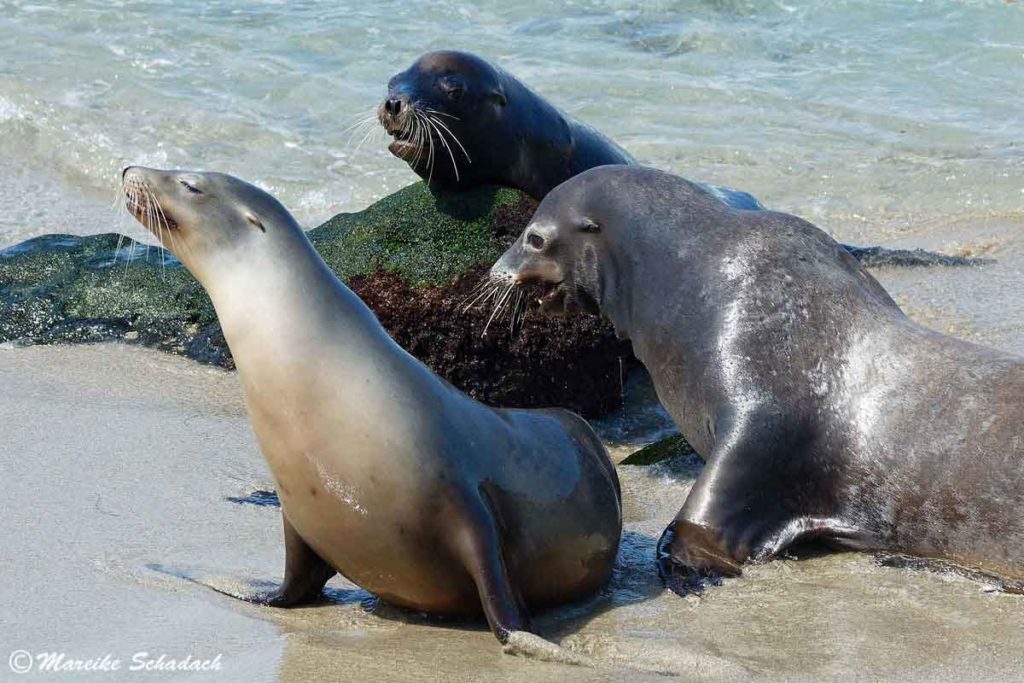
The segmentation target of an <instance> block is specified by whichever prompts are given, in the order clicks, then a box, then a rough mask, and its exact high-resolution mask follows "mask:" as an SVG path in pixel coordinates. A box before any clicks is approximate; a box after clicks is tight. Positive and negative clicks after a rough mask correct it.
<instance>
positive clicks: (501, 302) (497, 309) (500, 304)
mask: <svg viewBox="0 0 1024 683" xmlns="http://www.w3.org/2000/svg"><path fill="white" fill-rule="evenodd" d="M514 288H515V284H511V285H508V286H507V287H506V288H505V290H504V291H503V292H502V294H501V296H500V297H499V298H498V301H497V302H496V303H495V304H494V310H493V311H492V312H491V317H490V318H488V319H487V324H486V325H484V331H483V333H482V334H483V335H486V334H487V329H488V328H489V327H490V326H491V323H492V322H494V320H495V319H498V320H500V319H501V315H500V313H501V311H503V310H504V309H505V305H506V304H507V303H508V299H509V297H510V296H511V295H512V290H513V289H514Z"/></svg>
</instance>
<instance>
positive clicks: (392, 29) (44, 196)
mask: <svg viewBox="0 0 1024 683" xmlns="http://www.w3.org/2000/svg"><path fill="white" fill-rule="evenodd" d="M442 47H454V48H461V49H468V50H472V51H476V52H479V53H481V54H483V55H484V56H486V57H488V58H489V59H491V60H493V61H495V62H497V63H498V64H500V65H502V66H504V67H506V68H507V69H508V70H510V71H512V72H513V73H515V74H516V75H518V76H519V77H520V78H521V79H523V80H524V81H526V82H527V83H528V84H530V85H531V86H532V87H534V89H536V90H537V91H539V92H540V93H542V94H543V95H545V96H546V97H548V98H549V99H550V100H552V101H553V102H554V103H555V104H557V105H558V106H560V107H562V108H563V109H565V110H567V111H569V112H571V113H573V114H575V115H577V116H578V117H580V118H582V119H584V120H586V121H588V122H589V123H591V124H593V125H594V126H596V127H598V128H599V129H601V130H603V131H604V132H605V133H607V134H609V135H611V136H612V137H614V138H615V139H616V140H618V141H619V142H621V143H622V144H623V145H624V146H625V147H626V148H627V149H629V150H630V151H631V152H632V153H633V154H634V155H635V156H637V157H638V158H639V159H640V160H642V161H644V162H646V163H649V164H651V165H655V166H659V167H662V168H665V169H668V170H672V171H675V172H678V173H681V174H683V175H686V176H688V177H691V178H694V179H699V180H704V181H708V182H716V183H722V184H728V185H733V186H736V187H739V188H742V189H745V190H748V191H751V192H753V193H755V194H756V195H758V196H759V197H760V198H761V199H762V201H764V202H765V203H766V204H768V205H770V206H773V207H778V208H783V209H787V210H791V211H796V212H798V213H800V214H802V215H804V216H806V217H808V218H810V219H812V220H815V221H816V222H819V223H821V224H823V225H825V226H827V227H828V229H830V230H832V231H833V232H834V233H837V234H838V235H840V236H844V237H853V238H858V237H859V238H864V239H871V240H874V241H881V242H887V241H891V240H894V239H898V238H899V237H900V236H901V235H902V234H904V233H905V232H906V231H907V230H909V229H911V228H912V226H915V225H919V224H921V223H922V222H928V221H934V220H939V219H942V218H943V217H948V216H951V215H955V216H958V217H965V216H968V217H985V216H992V215H1003V214H1007V213H1017V214H1019V213H1020V212H1021V210H1022V207H1024V116H1022V115H1021V112H1022V111H1024V5H1022V4H1021V3H1007V2H1003V1H1001V0H993V1H991V2H980V1H979V2H955V1H953V0H929V1H928V2H885V3H882V2H861V1H853V0H832V1H811V0H807V1H800V2H798V1H796V0H791V1H787V2H782V1H776V2H770V1H767V0H765V1H759V2H755V1H749V2H743V1H740V0H733V1H724V0H723V1H719V2H695V1H693V2H648V3H643V5H642V6H641V7H637V6H634V5H630V4H627V3H620V2H592V1H579V2H566V3H554V4H553V3H547V2H536V1H532V2H523V1H517V0H508V1H506V2H502V3H479V4H472V5H471V4H469V3H452V2H423V1H422V0H404V1H403V2H376V3H351V4H350V5H348V6H346V4H345V3H328V2H323V3H314V2H254V1H248V2H196V1H192V0H174V1H171V2H162V1H152V2H127V1H125V2H98V1H97V2H60V3H57V2H39V1H35V2H28V1H22V0H14V1H2V0H0V180H2V181H3V182H2V183H0V245H2V244H7V243H11V242H14V241H17V240H20V239H23V238H25V237H28V236H31V235H35V234H40V233H44V232H53V231H71V232H83V233H87V232H98V231H105V230H110V229H114V228H117V227H118V224H117V219H116V218H115V217H114V212H112V211H111V210H110V208H109V203H110V199H111V196H112V188H113V186H114V184H115V180H116V178H117V172H118V170H119V169H120V168H121V167H122V166H123V165H124V164H126V163H142V164H148V165H155V166H165V167H197V168H203V169H216V170H223V171H227V172H231V173H234V174H237V175H241V176H244V177H245V178H247V179H250V180H253V181H255V182H257V183H259V184H261V185H263V186H264V187H266V188H268V189H270V190H271V191H272V192H274V193H275V194H277V195H278V196H279V197H280V198H281V199H282V200H283V201H284V203H285V204H286V205H287V206H289V207H290V208H291V209H292V211H293V212H294V213H295V214H296V216H297V217H298V218H299V219H300V220H301V221H303V222H304V223H307V224H312V223H315V222H317V221H319V220H321V219H323V218H326V217H328V216H330V215H332V214H334V213H336V212H338V211H344V210H356V209H359V208H361V207H363V206H365V205H366V204H368V203H370V202H371V201H373V200H374V199H375V198H378V197H380V196H382V195H384V194H386V193H388V192H390V191H393V190H395V189H397V188H399V187H401V186H402V185H404V184H406V183H408V182H410V181H412V180H414V176H413V175H412V173H411V172H409V171H408V170H407V169H406V167H405V166H404V164H403V163H402V162H400V161H398V160H397V159H395V158H393V157H391V156H390V155H389V154H388V152H387V151H386V143H385V140H384V138H383V136H380V135H375V136H371V137H370V138H368V139H366V140H365V142H364V143H363V144H362V146H358V143H359V142H360V138H361V134H357V135H353V134H352V132H351V131H350V130H346V129H347V128H348V127H349V126H351V125H352V124H353V123H355V122H356V121H358V120H359V119H360V118H362V117H363V116H365V115H366V114H368V113H369V112H370V111H371V110H372V109H373V108H374V107H375V105H376V104H377V103H378V101H379V99H380V98H381V96H382V95H383V93H384V84H385V83H386V81H387V79H388V77H389V76H390V75H392V74H393V73H395V72H397V71H399V70H401V69H404V68H405V67H406V66H408V64H409V63H410V62H411V61H412V60H413V59H414V58H415V57H416V56H417V55H418V54H419V53H421V52H423V51H425V50H429V49H436V48H442ZM138 234H139V235H141V232H139V233H138Z"/></svg>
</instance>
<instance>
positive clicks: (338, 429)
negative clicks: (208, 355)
mask: <svg viewBox="0 0 1024 683" xmlns="http://www.w3.org/2000/svg"><path fill="white" fill-rule="evenodd" d="M123 186H124V190H125V193H126V196H127V206H128V209H129V210H130V212H131V213H132V214H133V215H134V216H135V217H136V218H137V219H138V220H139V221H140V222H142V223H143V224H144V225H145V226H146V227H147V228H148V229H149V230H150V231H152V232H153V233H154V234H155V235H156V236H157V238H158V239H159V240H160V242H161V243H162V244H163V245H164V246H165V247H167V248H168V249H170V250H171V251H172V252H173V253H174V255H175V256H176V257H177V258H178V259H179V260H180V261H181V262H182V263H183V264H184V266H185V267H186V268H188V270H189V271H191V273H192V274H193V275H195V277H196V278H197V279H198V280H199V282H200V284H202V285H203V287H204V288H205V289H206V291H207V292H208V293H209V294H210V298H211V299H212V301H213V305H214V307H215V309H216V311H217V316H218V318H219V319H220V322H221V325H222V326H223V330H224V334H225V337H226V339H227V342H228V346H229V347H230V349H231V352H232V354H233V356H234V359H235V363H236V364H237V367H238V372H239V375H240V377H241V380H242V386H243V389H244V393H245V400H246V406H247V409H248V412H249V417H250V420H251V421H252V425H253V429H254V430H255V433H256V436H257V438H258V441H259V444H260V448H261V450H262V451H263V454H264V456H265V457H266V460H267V464H268V465H269V467H270V471H271V474H272V476H273V478H274V482H275V484H276V488H277V492H278V495H279V497H280V501H281V506H282V513H283V514H282V517H283V524H284V540H285V550H286V563H285V573H284V582H283V584H282V585H281V587H280V589H279V590H277V591H275V592H273V593H272V594H268V595H263V596H258V597H257V598H255V600H256V601H258V602H261V603H263V604H266V605H272V606H277V607H291V606H294V605H301V604H304V603H308V602H311V601H313V600H315V599H316V598H317V597H318V596H319V595H320V593H321V589H322V588H323V586H324V584H325V583H326V582H327V581H328V580H329V579H330V578H331V577H332V576H333V575H334V574H335V572H339V573H341V574H343V575H344V576H346V577H347V578H349V579H350V580H352V581H353V582H355V583H356V584H358V585H360V586H362V587H363V588H365V589H366V590H368V591H370V592H372V593H375V594H376V595H378V596H380V597H381V598H383V599H384V600H386V601H388V602H390V603H393V604H395V605H399V606H402V607H406V608H410V609H414V610H419V611H424V612H429V613H433V614H448V615H463V614H466V615H471V614H478V613H480V612H481V611H482V612H483V613H484V615H485V616H486V618H487V620H488V622H489V623H490V626H491V629H492V630H493V632H494V635H495V636H497V638H498V640H499V641H501V642H502V643H506V642H508V641H509V640H510V639H512V640H513V641H515V642H517V643H519V644H522V643H523V642H524V638H523V633H522V632H528V631H530V629H531V626H530V618H529V613H528V611H527V606H529V607H530V608H536V607H542V606H548V605H555V604H558V603H563V602H567V601H572V600H576V599H578V598H581V597H583V596H586V595H588V594H590V593H592V592H593V591H595V590H597V589H598V588H599V587H600V586H602V585H603V584H604V583H605V581H606V580H607V579H608V577H609V574H610V572H611V569H612V565H613V562H614V559H615V555H616V552H617V549H618V545H619V536H620V532H621V527H622V514H621V501H620V492H619V484H618V478H617V475H616V472H615V468H614V466H613V465H612V463H611V461H610V459H609V458H608V454H607V452H606V451H605V449H604V446H603V445H602V444H601V441H600V440H599V439H598V438H597V437H596V436H595V434H594V432H593V430H591V428H590V427H589V425H588V424H587V423H586V422H585V421H584V420H583V419H582V418H580V417H578V416H576V415H575V414H573V413H570V412H568V411H565V410H559V409H550V410H500V409H492V408H489V407H487V406H485V405H483V404H481V403H478V402H476V401H474V400H472V399H470V398H468V397H467V396H466V395H465V394H463V393H462V392H460V391H458V390H457V389H455V388H454V387H452V386H451V385H449V384H448V383H447V382H445V381H444V380H442V379H440V378H439V377H438V376H437V375H435V374H434V373H432V372H431V371H430V370H429V369H427V368H426V366H424V365H423V364H422V363H420V362H419V361H418V360H416V359H415V358H413V357H412V356H411V355H409V354H408V353H406V352H405V351H404V350H403V349H402V348H401V347H399V346H398V345H397V344H396V343H395V342H394V341H393V340H392V339H391V338H390V337H389V336H388V334H387V332H385V330H384V329H383V328H382V327H381V325H380V324H379V323H378V321H377V319H376V317H374V315H373V313H372V312H371V311H370V309H369V308H367V307H366V306H365V305H364V304H363V302H362V301H360V299H359V298H358V297H357V296H356V295H355V294H353V293H352V292H351V290H349V289H348V288H347V287H346V286H345V285H343V284H342V283H341V282H340V281H339V280H338V278H337V277H336V276H335V275H334V273H333V272H332V271H331V270H330V269H329V268H328V267H327V265H326V264H325V263H324V262H323V260H322V259H321V258H320V256H319V255H318V254H317V252H316V251H315V250H314V249H313V247H312V245H311V244H310V242H309V240H308V239H307V238H306V235H305V234H304V233H303V231H302V230H301V229H300V227H299V226H298V224H297V223H296V222H295V220H294V219H293V218H292V216H291V215H290V214H289V213H288V211H287V210H286V209H285V208H284V207H283V206H281V204H279V203H278V202H277V200H276V199H274V197H272V196H270V195H269V194H267V193H266V192H263V191H262V190H260V189H258V188H256V187H254V186H252V185H249V184H248V183H245V182H243V181H241V180H238V179H237V178H233V177H231V176H228V175H223V174H219V173H195V172H188V171H161V170H154V169H147V168H140V167H129V168H127V169H125V171H124V174H123ZM515 634H519V635H515ZM537 640H539V639H537ZM525 641H529V642H535V641H530V639H529V638H526V639H525ZM541 642H543V641H541Z"/></svg>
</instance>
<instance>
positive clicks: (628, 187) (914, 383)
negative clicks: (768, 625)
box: [491, 166, 1024, 592]
mask: <svg viewBox="0 0 1024 683" xmlns="http://www.w3.org/2000/svg"><path fill="white" fill-rule="evenodd" d="M491 274H492V278H494V279H495V280H496V281H498V282H502V283H511V282H520V283H521V282H529V281H537V280H539V281H542V282H544V283H546V284H547V288H548V290H547V292H546V294H545V295H544V297H543V307H544V308H546V309H548V310H552V311H563V312H564V311H568V310H574V309H583V310H587V311H591V312H594V313H598V312H599V313H601V314H603V315H604V316H606V317H607V318H608V319H610V320H611V322H612V324H613V325H614V326H615V329H616V332H617V333H618V334H619V335H621V336H622V337H625V338H629V339H630V340H631V341H632V344H633V349H634V352H635V354H636V356H637V358H638V359H640V360H641V361H642V362H643V363H644V365H645V366H646V367H647V369H648V370H649V371H650V373H651V377H652V378H653V381H654V385H655V388H656V389H657V393H658V397H659V399H660V401H661V402H662V404H664V406H665V408H666V409H667V410H668V412H669V413H670V414H671V415H672V417H673V419H674V420H675V422H676V423H677V425H678V426H679V428H680V430H681V431H682V433H683V435H684V436H685V437H686V440H687V441H688V442H689V443H690V444H691V445H692V446H693V448H694V449H695V450H696V451H697V453H698V454H700V455H701V457H703V458H704V459H705V460H706V461H707V465H706V466H705V468H704V470H703V471H702V472H701V474H700V476H699V477H698V479H697V481H696V483H695V484H694V486H693V488H692V490H691V491H690V493H689V495H688V497H687V499H686V502H685V504H684V505H683V507H682V510H681V511H680V512H679V514H678V516H677V517H676V519H675V521H674V522H672V524H671V525H669V527H668V528H667V530H666V531H665V533H664V535H663V537H662V540H661V542H660V544H659V564H660V567H661V569H662V572H663V575H664V576H665V578H666V579H667V581H668V582H669V584H670V585H671V586H672V587H673V588H674V589H676V590H677V591H680V592H683V591H686V590H690V589H693V588H695V587H699V586H701V585H702V582H703V580H704V579H706V578H715V577H717V576H718V575H727V576H735V575H738V574H739V573H740V571H741V566H742V565H743V563H745V562H763V561H766V560H769V559H771V558H773V557H775V556H777V555H778V554H779V553H781V552H782V551H784V550H785V549H786V548H787V547H789V546H791V545H792V544H794V543H798V542H802V541H809V540H818V541H824V542H826V543H829V544H832V545H835V546H838V547H841V548H849V549H856V550H888V551H896V552H900V553H906V554H910V555H915V556H919V557H924V558H936V559H940V560H946V561H951V562H954V563H957V564H960V565H964V566H967V567H971V568H976V569H980V570H982V571H983V572H986V573H988V574H990V575H993V576H997V577H1002V579H1004V585H1005V586H1006V587H1008V588H1010V589H1016V590H1019V589H1020V588H1021V587H1022V586H1024V360H1022V359H1020V358H1017V357H1014V356H1011V355H1008V354H1005V353H1001V352H999V351H995V350H992V349H988V348H984V347H981V346H977V345H975V344H970V343H967V342H964V341H961V340H959V339H954V338H951V337H947V336H944V335H941V334H939V333H937V332H934V331H932V330H929V329H927V328H925V327H923V326H921V325H919V324H917V323H915V322H914V321H912V320H910V319H909V318H907V317H906V316H905V315H904V314H903V313H902V312H901V311H900V309H899V307H897V305H896V304H895V303H894V302H893V300H892V299H891V298H890V297H889V295H888V294H887V293H886V291H885V290H884V289H883V288H882V286H881V285H879V284H878V282H877V281H876V280H875V279H874V278H873V277H872V276H871V275H870V274H869V273H868V272H867V271H866V270H865V269H864V268H863V267H862V266H861V265H860V264H858V263H857V261H855V260H854V259H853V258H851V257H850V255H849V254H848V253H847V252H846V251H845V250H844V249H842V248H841V246H840V245H838V244H837V243H836V242H834V241H833V240H832V239H831V238H829V237H828V235H826V234H825V233H824V232H822V231H821V230H819V229H817V228H816V227H814V226H813V225H811V224H810V223H808V222H806V221H804V220H801V219H800V218H797V217H795V216H791V215H787V214H783V213H776V212H771V211H737V210H734V209H730V208H729V207H727V206H725V205H723V204H722V203H721V202H719V201H718V200H716V199H715V198H714V197H712V196H711V195H710V194H708V193H707V192H706V191H704V190H702V189H701V188H699V187H697V186H696V185H694V184H693V183H690V182H687V181H686V180H683V179H682V178H678V177H675V176H672V175H669V174H667V173H663V172H660V171H656V170H653V169H648V168H640V167H625V166H618V167H614V166H608V167H604V168H598V169H593V170H591V171H587V172H585V173H583V174H581V175H579V176H577V177H575V178H573V179H571V180H569V181H567V182H566V183H564V184H563V185H561V186H559V187H558V188H556V189H555V190H554V191H552V192H551V193H550V194H549V195H548V196H547V197H546V198H545V199H544V201H543V202H542V203H541V205H540V207H539V208H538V209H537V212H536V214H535V215H534V217H533V220H532V221H531V223H530V225H529V226H527V228H526V230H525V231H524V232H523V234H522V235H521V236H520V238H519V240H518V241H517V242H516V243H515V244H514V245H513V246H512V247H511V248H510V249H509V250H508V251H507V252H506V253H505V254H504V255H503V256H502V257H501V259H500V260H499V261H498V262H497V263H496V264H495V265H494V266H493V268H492V270H491Z"/></svg>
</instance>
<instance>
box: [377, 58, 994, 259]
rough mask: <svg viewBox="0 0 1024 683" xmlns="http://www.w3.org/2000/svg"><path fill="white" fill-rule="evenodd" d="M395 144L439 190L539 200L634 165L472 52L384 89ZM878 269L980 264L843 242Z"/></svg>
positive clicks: (731, 198) (726, 196) (425, 62)
mask: <svg viewBox="0 0 1024 683" xmlns="http://www.w3.org/2000/svg"><path fill="white" fill-rule="evenodd" d="M377 115H378V118H379V120H380V123H381V125H382V126H384V128H385V129H386V130H387V131H388V133H389V134H391V136H392V137H393V138H394V140H393V141H392V142H391V144H390V145H389V146H388V149H389V150H390V151H391V153H392V154H394V155H395V156H397V157H398V158H400V159H402V160H404V161H405V162H406V163H408V164H409V167H410V168H412V170H413V171H414V172H415V173H416V174H417V175H419V176H420V177H421V178H423V179H424V180H426V181H427V183H428V185H430V187H431V189H433V190H435V191H436V190H442V191H450V190H465V189H468V188H472V187H477V186H480V185H500V186H503V187H514V188H517V189H519V190H522V191H523V192H525V193H526V194H528V195H530V196H531V197H533V198H534V199H536V200H537V201H540V200H541V199H543V198H544V196H545V195H547V193H548V192H550V191H551V190H552V189H554V188H555V187H557V186H558V185H559V184H560V183H562V182H564V181H566V180H568V179H569V178H572V177H573V176H575V175H578V174H580V173H582V172H583V171H586V170H588V169H591V168H594V167H596V166H605V165H633V164H635V163H636V161H635V160H634V159H633V157H631V156H630V155H629V154H628V153H627V152H626V151H625V150H624V149H622V148H621V147H619V146H618V145H617V144H615V143H614V142H612V141H611V140H610V139H608V138H607V137H605V136H604V135H602V134H601V133H599V132H598V131H596V130H594V129H593V128H591V127H590V126H588V125H587V124H585V123H582V122H580V121H577V120H576V119H574V118H572V117H571V116H569V115H568V114H566V113H564V112H562V111H560V110H559V109H557V108H556V107H555V106H554V105H552V104H551V103H549V102H548V101H547V100H545V99H544V98H543V97H541V96H540V95H538V94H537V93H535V92H534V91H533V90H531V89H530V88H528V87H527V86H526V85H524V84H523V83H522V82H521V81H519V80H518V79H516V78H515V77H514V76H512V75H511V74H509V73H508V72H506V71H503V70H502V69H500V68H498V67H496V66H494V65H492V64H489V63H488V62H487V61H486V60H484V59H482V58H481V57H478V56H477V55H474V54H470V53H468V52H456V51H452V50H442V51H438V52H428V53H426V54H424V55H422V56H421V57H420V58H419V59H417V60H416V61H415V62H414V63H413V65H412V66H410V67H409V68H408V69H406V70H405V71H403V72H401V73H399V74H396V75H395V76H393V77H392V78H391V80H390V81H389V82H388V94H387V97H386V98H385V99H384V101H383V102H382V103H381V104H380V106H379V107H378V110H377ZM700 187H702V188H703V189H705V190H707V191H708V192H709V193H711V194H712V195H714V196H715V197H717V198H718V199H719V200H721V201H722V202H723V203H725V204H726V205H728V206H730V207H732V208H734V209H746V210H751V211H756V210H760V209H763V208H764V207H763V206H762V205H761V203H760V202H758V201H757V199H756V198H755V197H754V196H753V195H751V194H748V193H747V192H742V191H740V190H734V189H732V188H728V187H721V186H718V185H707V184H703V183H702V184H700ZM844 247H845V248H846V249H847V250H849V251H850V253H852V254H853V255H854V257H855V258H857V259H858V260H860V261H863V262H864V263H866V264H867V265H873V266H890V265H896V266H936V265H942V266H960V265H971V264H976V263H983V262H984V261H983V260H979V259H968V258H964V257H962V256H946V255H943V254H937V253H933V252H928V251H923V250H921V249H915V250H906V249H898V250H892V249H885V248H882V247H856V246H849V245H844Z"/></svg>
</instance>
